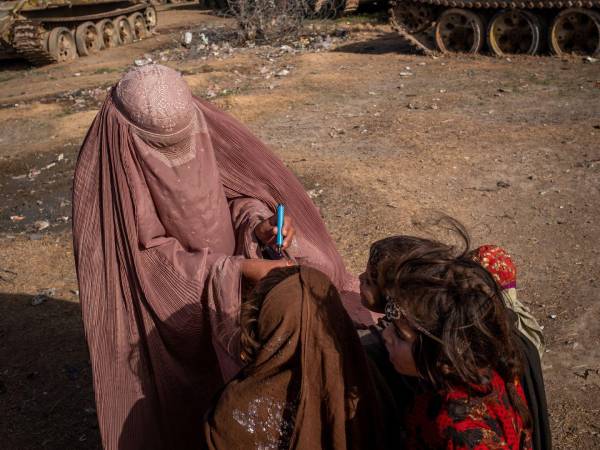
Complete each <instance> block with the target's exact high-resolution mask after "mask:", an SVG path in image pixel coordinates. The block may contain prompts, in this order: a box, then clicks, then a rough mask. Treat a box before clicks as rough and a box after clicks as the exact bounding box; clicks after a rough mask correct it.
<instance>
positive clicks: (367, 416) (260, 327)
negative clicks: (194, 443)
mask: <svg viewBox="0 0 600 450" xmlns="http://www.w3.org/2000/svg"><path fill="white" fill-rule="evenodd" d="M257 340H258V342H259V343H260V344H261V347H260V349H259V350H258V351H257V353H256V358H255V360H254V361H253V362H252V363H250V364H249V365H248V366H247V367H246V368H245V369H244V370H243V371H242V372H241V373H240V374H239V375H238V376H237V377H236V378H235V379H234V380H233V381H231V382H230V383H229V384H228V385H227V386H226V387H225V389H224V391H223V392H222V394H221V396H220V398H219V399H218V401H217V402H216V406H215V407H214V409H213V410H212V411H211V413H209V415H208V417H207V420H206V423H205V426H204V429H205V435H206V440H207V444H206V446H207V448H208V449H210V450H237V449H239V450H242V449H244V450H249V449H306V450H318V449H332V450H337V449H340V450H341V449H357V450H358V449H378V448H383V439H384V436H383V433H382V430H381V424H382V420H381V412H382V409H381V407H380V406H381V405H380V404H379V402H378V401H377V397H376V393H375V390H374V383H373V381H372V378H371V376H370V373H369V370H368V366H367V360H366V356H365V353H364V351H363V349H362V347H361V344H360V341H359V339H358V336H357V334H356V332H355V330H354V328H353V325H352V322H351V321H350V318H349V317H348V315H347V313H346V311H345V310H344V307H343V306H342V304H341V301H340V297H339V294H338V293H337V290H336V289H335V286H333V284H332V283H331V281H329V280H328V279H327V277H326V276H325V275H323V274H322V273H321V272H319V271H317V270H315V269H311V268H308V267H302V268H301V270H300V272H299V273H295V274H293V275H290V276H288V277H287V278H285V279H284V280H283V281H281V282H280V283H279V284H277V285H276V286H275V287H274V288H273V289H271V291H270V292H269V293H268V294H267V295H266V297H265V299H264V302H263V303H262V306H261V308H260V312H259V315H258V321H257Z"/></svg>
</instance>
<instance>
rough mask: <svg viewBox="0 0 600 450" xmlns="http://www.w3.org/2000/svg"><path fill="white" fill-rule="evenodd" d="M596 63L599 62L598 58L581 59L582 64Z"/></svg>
mask: <svg viewBox="0 0 600 450" xmlns="http://www.w3.org/2000/svg"><path fill="white" fill-rule="evenodd" d="M598 61H600V59H598V58H592V57H591V56H585V57H584V58H583V62H586V63H595V62H598Z"/></svg>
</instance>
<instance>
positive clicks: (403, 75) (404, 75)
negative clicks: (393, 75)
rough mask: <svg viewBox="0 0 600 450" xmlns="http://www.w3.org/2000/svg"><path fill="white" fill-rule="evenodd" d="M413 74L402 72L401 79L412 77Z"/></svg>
mask: <svg viewBox="0 0 600 450" xmlns="http://www.w3.org/2000/svg"><path fill="white" fill-rule="evenodd" d="M412 75H413V74H412V72H400V76H401V77H412Z"/></svg>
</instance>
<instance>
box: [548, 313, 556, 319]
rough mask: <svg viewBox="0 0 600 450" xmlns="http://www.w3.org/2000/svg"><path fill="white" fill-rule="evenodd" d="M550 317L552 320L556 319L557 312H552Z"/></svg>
mask: <svg viewBox="0 0 600 450" xmlns="http://www.w3.org/2000/svg"><path fill="white" fill-rule="evenodd" d="M548 317H549V318H550V319H552V320H556V317H557V315H556V314H550V315H549V316H548Z"/></svg>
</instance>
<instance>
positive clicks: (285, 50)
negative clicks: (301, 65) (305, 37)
mask: <svg viewBox="0 0 600 450" xmlns="http://www.w3.org/2000/svg"><path fill="white" fill-rule="evenodd" d="M279 49H280V50H283V51H284V52H287V53H291V52H293V51H294V49H293V48H292V47H290V46H289V45H282V46H281V47H279Z"/></svg>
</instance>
